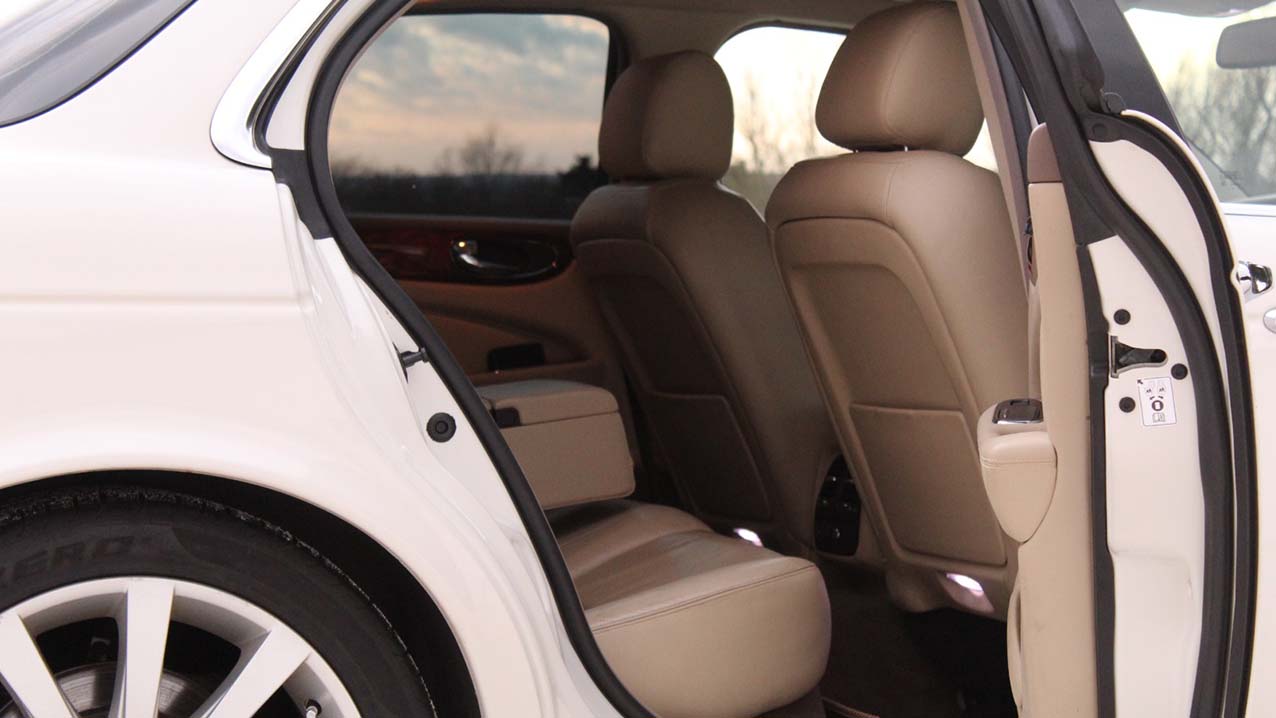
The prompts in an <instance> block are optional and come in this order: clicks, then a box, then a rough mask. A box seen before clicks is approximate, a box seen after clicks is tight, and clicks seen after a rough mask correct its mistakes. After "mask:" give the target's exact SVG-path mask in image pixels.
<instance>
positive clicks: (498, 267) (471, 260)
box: [452, 239, 521, 277]
mask: <svg viewBox="0 0 1276 718" xmlns="http://www.w3.org/2000/svg"><path fill="white" fill-rule="evenodd" d="M478 247H479V243H478V242H477V241H475V240H471V239H458V240H455V241H454V242H452V258H453V259H454V260H456V262H457V263H459V264H460V265H461V266H463V267H466V268H468V269H470V270H472V271H474V272H476V273H479V274H484V275H487V276H491V277H509V276H512V275H515V274H518V273H519V272H520V271H521V268H519V267H517V266H515V265H513V264H506V263H504V262H493V261H491V260H490V259H482V258H480V257H479V256H478Z"/></svg>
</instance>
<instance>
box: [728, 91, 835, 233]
mask: <svg viewBox="0 0 1276 718" xmlns="http://www.w3.org/2000/svg"><path fill="white" fill-rule="evenodd" d="M793 86H794V87H795V88H797V93H796V94H797V101H792V100H791V99H785V100H784V101H780V100H778V99H777V98H775V97H771V98H768V97H766V93H765V92H764V91H763V88H762V87H761V85H760V83H759V82H758V79H757V78H756V77H755V76H754V75H752V74H749V75H747V76H746V77H745V81H744V88H743V92H742V93H741V100H742V101H741V102H740V106H739V113H738V115H737V117H736V131H737V132H738V133H739V134H740V138H741V139H742V140H743V145H744V147H746V148H748V156H747V158H745V159H743V160H739V161H737V162H735V163H734V164H732V166H731V169H730V171H729V172H728V173H727V176H726V178H725V182H726V184H727V186H729V187H731V188H732V189H734V190H735V191H737V192H739V193H740V194H742V195H744V196H745V197H746V198H747V199H749V201H751V202H752V203H753V204H754V206H756V207H759V208H762V207H765V206H766V203H767V200H768V199H769V198H770V197H771V191H772V190H774V189H775V185H776V183H777V182H779V180H780V177H781V176H783V174H784V173H785V172H786V171H787V170H788V169H789V168H790V167H792V166H793V165H794V163H796V162H798V161H799V160H804V159H807V158H810V157H815V156H816V155H818V154H819V151H820V148H819V139H820V135H819V131H818V130H817V129H816V127H815V104H816V100H817V99H818V97H819V90H820V78H819V77H817V76H816V74H815V73H813V72H810V71H805V70H804V71H802V72H799V73H797V74H796V75H795V76H794V84H793ZM768 100H769V102H768ZM781 108H787V109H788V112H786V113H781V112H780V110H781Z"/></svg>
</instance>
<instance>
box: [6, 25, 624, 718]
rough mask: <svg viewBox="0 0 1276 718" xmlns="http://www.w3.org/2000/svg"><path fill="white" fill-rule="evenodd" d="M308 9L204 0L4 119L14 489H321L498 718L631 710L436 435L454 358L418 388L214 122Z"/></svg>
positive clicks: (370, 313) (355, 290)
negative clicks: (117, 56)
mask: <svg viewBox="0 0 1276 718" xmlns="http://www.w3.org/2000/svg"><path fill="white" fill-rule="evenodd" d="M290 4H291V3H289V2H287V1H286V0H223V1H221V2H215V3H214V2H196V3H194V4H193V5H192V6H191V7H190V8H189V9H188V10H187V11H185V12H184V13H183V14H182V15H180V16H179V17H178V18H177V19H176V20H175V21H174V22H173V23H172V24H171V25H170V26H169V27H168V28H167V29H165V30H164V31H163V32H162V33H160V34H159V35H157V36H156V37H155V38H154V39H153V40H151V41H150V42H148V43H147V44H146V45H144V46H143V47H142V48H141V49H140V50H139V51H138V52H136V53H135V54H134V55H133V56H132V57H131V58H130V59H129V60H128V61H127V62H125V63H124V64H122V65H121V66H120V67H118V68H117V69H116V70H114V71H113V72H111V73H110V74H108V75H106V76H105V77H104V78H102V79H101V80H100V81H98V82H97V83H96V84H94V85H93V86H91V87H90V88H88V89H87V90H85V91H84V92H83V93H81V94H80V95H78V96H77V97H75V98H73V99H72V100H70V101H68V102H66V103H64V104H62V105H61V106H59V107H57V108H55V109H53V110H51V111H50V112H48V113H46V114H44V115H42V116H41V117H39V118H38V120H37V121H28V122H24V123H20V124H18V125H14V126H11V127H7V128H4V129H3V131H0V156H3V157H5V159H6V161H5V162H4V163H3V164H0V197H3V198H4V199H3V202H4V205H5V208H4V223H5V224H4V232H5V235H6V241H5V245H4V247H5V256H4V260H5V261H3V262H0V334H2V335H3V342H4V346H5V347H23V348H24V350H23V351H20V352H19V351H4V352H2V353H0V397H2V400H3V402H4V405H5V411H4V412H3V415H2V416H0V487H8V486H14V485H18V484H22V483H25V482H32V481H38V480H40V479H43V478H47V477H51V476H58V475H63V474H69V473H74V472H84V471H93V470H102V469H117V468H118V469H128V468H156V469H171V470H177V471H187V472H197V473H205V474H209V475H212V476H218V477H226V478H232V479H236V480H239V481H243V482H247V483H252V484H255V485H258V486H263V487H267V488H270V489H273V490H275V491H278V492H281V493H284V494H287V495H290V496H294V497H297V498H300V499H302V500H304V501H307V502H309V503H311V504H314V505H316V506H319V507H322V508H324V509H325V510H327V511H329V512H330V513H333V514H335V515H337V516H339V517H340V518H342V519H343V520H345V521H347V522H348V523H350V524H351V525H353V526H354V527H356V528H358V529H359V530H361V531H363V532H364V533H366V534H367V535H369V536H370V537H372V538H373V539H374V540H375V541H376V542H377V543H379V544H380V545H381V546H383V547H385V549H386V550H387V551H388V552H389V553H390V554H392V555H393V556H395V557H396V558H397V559H398V560H399V561H401V562H402V564H403V565H404V566H405V567H406V568H407V569H408V570H409V571H410V572H411V573H412V574H413V575H414V576H415V577H416V578H417V579H418V580H420V582H421V583H422V585H423V586H425V587H426V588H427V589H428V591H429V592H430V595H431V596H432V598H433V599H434V600H435V602H436V603H437V604H438V606H439V608H440V610H441V611H442V612H443V614H444V616H445V617H446V618H447V621H448V623H449V625H450V626H451V628H452V630H453V631H454V632H455V634H456V636H457V641H458V643H459V644H460V645H461V646H462V649H463V652H464V656H465V660H466V662H467V665H468V667H469V669H470V672H471V675H472V676H473V678H474V681H475V684H476V689H477V692H478V697H479V701H480V706H481V709H482V710H483V713H484V714H485V715H491V716H581V717H583V716H607V715H615V712H614V710H613V709H612V708H611V707H610V705H609V704H608V703H607V702H606V701H605V700H604V699H603V697H602V696H601V695H600V694H599V693H598V691H597V689H596V688H595V687H594V686H593V684H592V682H590V681H589V680H588V678H587V677H585V674H584V671H583V669H582V668H581V667H580V665H579V663H578V659H577V658H576V657H575V653H574V652H573V651H572V649H571V647H570V645H569V643H568V639H567V637H566V634H565V632H564V630H563V628H562V626H561V623H560V619H559V617H558V613H557V609H556V607H555V606H554V604H553V601H552V600H551V598H550V594H549V589H548V584H547V582H546V579H545V576H544V573H543V570H542V568H541V566H540V564H539V562H538V561H537V558H536V556H535V554H534V553H533V551H532V548H531V546H530V543H529V539H528V537H527V535H526V532H525V530H524V528H523V525H522V523H521V522H520V520H519V518H518V516H517V514H516V512H515V510H514V507H513V505H512V503H511V501H510V499H509V497H508V494H507V493H506V491H505V489H504V487H503V485H502V484H501V482H500V481H499V479H498V478H497V477H496V474H495V471H494V469H493V467H492V465H491V462H490V460H489V459H488V457H487V455H486V454H485V452H483V450H482V449H481V447H480V446H479V444H478V442H477V440H476V439H475V438H474V436H473V432H472V430H470V429H469V427H468V426H466V425H465V423H464V420H463V418H462V419H461V421H460V427H459V429H458V432H457V436H456V437H455V438H454V439H453V440H452V441H451V442H449V443H448V444H446V445H436V444H433V443H432V442H428V441H427V440H425V439H424V438H423V437H422V435H421V433H420V429H419V426H420V424H419V422H418V420H417V413H414V412H417V411H419V410H420V406H421V403H422V402H423V403H425V404H429V405H430V407H429V409H430V410H431V411H448V412H450V413H452V415H453V416H456V417H458V418H461V417H462V414H461V412H460V410H459V407H457V406H456V404H455V402H454V401H453V400H452V399H451V397H450V395H449V394H448V392H447V390H446V388H445V387H444V386H443V385H442V382H441V381H440V380H439V378H438V376H437V375H436V374H435V373H434V370H433V368H432V367H430V366H429V365H428V364H422V365H417V366H416V367H414V368H413V377H412V384H413V385H417V386H422V387H424V389H422V390H421V391H422V393H421V394H420V395H418V396H417V397H415V401H416V402H418V403H417V404H415V405H414V401H413V399H411V398H410V397H409V396H408V394H407V392H406V391H405V386H404V384H403V380H402V377H403V374H402V372H401V371H400V370H399V366H398V362H397V359H396V356H395V354H394V347H393V346H391V345H390V344H389V343H388V342H387V337H389V336H392V334H393V329H394V328H393V327H391V328H387V327H386V326H385V325H384V323H383V319H382V315H381V314H380V310H381V307H380V306H379V303H378V302H376V301H375V300H374V299H373V298H372V297H371V295H370V293H368V292H366V291H365V290H364V288H363V287H362V286H361V285H360V282H359V281H358V280H357V279H356V278H355V277H354V276H353V274H352V273H351V271H350V268H349V267H348V265H347V264H346V263H345V262H344V260H343V259H342V258H341V256H340V253H339V252H338V251H337V249H336V247H335V246H333V242H332V240H330V239H329V240H321V241H318V242H316V241H313V240H312V239H311V238H310V237H309V235H308V233H307V232H306V231H305V229H304V228H303V227H300V226H299V225H298V223H297V222H296V218H295V210H294V208H293V207H292V201H291V198H290V196H289V194H288V193H287V191H286V190H285V189H282V188H279V187H278V186H277V185H276V184H275V179H274V177H273V176H272V175H271V174H270V172H268V171H265V170H261V169H253V168H249V167H246V166H243V165H239V164H236V163H234V162H232V161H230V160H228V159H227V158H225V157H224V156H222V155H221V154H219V153H218V152H217V150H216V149H215V148H214V147H213V145H212V143H211V142H210V140H209V122H210V118H211V117H212V115H213V113H214V110H215V108H216V106H217V104H218V102H219V100H220V99H221V97H222V95H223V93H224V92H225V90H226V88H227V87H228V85H229V84H230V82H231V80H232V79H233V78H234V77H235V75H236V73H237V72H238V71H239V68H240V67H241V66H242V65H243V63H244V62H245V61H246V60H247V58H248V56H249V55H250V54H251V53H252V51H253V50H254V48H255V47H256V44H257V43H258V42H260V41H261V39H262V38H263V37H264V36H265V35H266V33H267V32H268V31H269V30H270V29H271V27H272V26H273V25H274V24H275V23H276V22H277V21H278V20H279V19H280V18H281V17H282V16H283V14H284V12H285V11H286V10H287V9H288V7H289V6H290ZM210 38H217V42H216V45H215V47H216V48H217V51H216V52H211V51H209V50H208V48H209V47H210V44H209V43H210ZM184 58H188V59H189V62H183V61H181V60H182V59H184Z"/></svg>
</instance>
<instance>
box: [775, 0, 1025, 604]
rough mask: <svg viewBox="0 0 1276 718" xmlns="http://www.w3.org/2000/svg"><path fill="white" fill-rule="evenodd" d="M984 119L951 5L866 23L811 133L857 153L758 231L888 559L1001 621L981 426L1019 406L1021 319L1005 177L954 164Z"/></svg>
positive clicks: (782, 205)
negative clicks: (969, 591)
mask: <svg viewBox="0 0 1276 718" xmlns="http://www.w3.org/2000/svg"><path fill="white" fill-rule="evenodd" d="M982 120H983V113H982V110H981V108H980V104H979V96H978V92H977V89H976V85H975V77H974V75H973V72H972V70H971V65H970V60H969V56H968V55H967V50H966V44H965V41H964V38H963V35H962V28H961V21H960V18H959V16H958V13H957V7H956V6H955V5H952V4H950V3H928V2H921V3H910V4H908V5H904V6H901V7H897V8H892V9H890V10H886V11H883V12H881V13H878V14H876V15H873V16H871V17H869V18H868V19H866V20H864V21H862V22H861V23H860V24H858V25H856V26H855V27H854V28H853V29H852V30H851V31H850V32H849V33H848V34H847V37H846V40H845V42H844V43H843V45H842V47H841V49H840V50H839V51H838V53H837V55H836V56H835V58H834V60H833V62H832V64H831V65H830V67H829V71H828V76H827V78H826V79H825V81H824V86H823V88H822V90H821V92H820V98H819V102H818V104H817V106H816V122H817V125H818V127H819V130H820V133H821V134H823V135H824V137H826V138H827V139H829V140H830V141H832V142H833V143H835V144H837V145H839V146H841V147H843V148H846V149H847V150H850V151H851V152H850V153H849V154H843V155H839V156H836V157H831V158H826V159H816V160H810V161H806V162H802V163H799V164H798V165H797V166H795V167H794V168H793V169H792V170H791V171H790V172H789V173H788V174H787V175H785V177H784V178H783V180H782V181H781V182H780V184H779V186H778V187H777V188H776V190H775V194H774V195H772V198H771V202H770V204H769V205H768V207H767V222H768V224H769V225H770V227H771V230H772V241H773V244H774V248H775V255H776V261H777V262H778V263H779V266H780V272H781V274H782V275H783V277H784V282H785V286H786V287H787V289H788V292H789V297H790V299H791V301H792V303H793V307H794V309H795V311H796V313H797V315H798V318H799V323H800V325H801V327H802V333H803V336H804V339H805V341H806V342H807V348H808V350H809V354H810V356H811V359H812V361H813V362H814V364H815V369H816V374H817V376H818V377H819V380H820V383H821V385H822V388H823V391H824V398H825V401H826V403H827V405H828V409H829V412H830V414H831V415H832V418H833V421H834V423H835V424H836V426H837V429H838V433H839V435H840V439H841V441H842V445H843V447H844V448H845V450H846V451H847V455H848V456H850V457H851V458H852V461H853V466H854V467H855V468H856V469H857V472H856V473H857V474H858V477H859V479H860V483H861V485H862V486H863V488H864V490H865V494H866V495H867V499H868V502H869V507H870V509H873V513H874V514H875V515H876V516H877V518H878V519H879V524H880V525H879V526H878V528H879V529H882V532H883V533H884V534H885V535H884V536H882V537H880V538H882V539H883V541H884V544H885V546H884V549H885V550H886V552H887V553H888V554H890V556H889V557H890V558H892V559H894V560H895V563H896V564H897V565H898V564H899V563H903V564H908V565H910V566H912V567H914V568H917V567H924V568H925V570H924V571H922V570H916V571H913V574H912V575H914V576H929V578H927V579H926V580H928V581H930V586H929V588H930V590H931V592H932V593H934V591H935V590H936V589H937V588H938V587H939V586H938V584H939V580H940V579H939V575H938V574H939V573H941V572H943V571H945V570H947V571H956V572H959V573H963V574H973V575H975V576H977V577H979V578H980V580H981V581H983V582H984V584H985V588H986V589H989V594H990V595H991V596H992V597H993V600H994V601H995V602H997V603H999V604H1000V605H1001V606H1002V607H1004V600H1005V598H1006V597H1005V594H1004V592H1003V591H1002V589H1004V588H1005V587H1006V585H1007V584H1008V578H1009V577H1008V576H1006V575H1005V574H1006V573H1008V572H1009V569H1008V568H1005V565H1006V562H1007V544H1006V543H1005V537H1004V536H1003V534H1002V532H1001V530H1000V529H999V527H998V525H997V522H996V519H995V517H994V516H993V513H992V510H991V507H990V506H989V504H988V499H987V497H986V496H985V493H984V489H983V485H982V481H981V475H980V471H979V465H978V454H977V452H976V449H975V428H976V426H977V425H978V419H979V416H980V414H981V412H982V410H983V409H985V408H986V407H988V406H991V405H993V404H995V403H997V402H999V401H1001V400H1003V399H1010V398H1016V397H1020V396H1025V395H1026V392H1027V373H1028V359H1027V347H1028V340H1027V329H1026V327H1027V325H1028V321H1027V305H1026V299H1025V296H1024V289H1023V282H1022V280H1021V278H1020V277H1021V271H1020V267H1019V263H1018V259H1017V255H1016V252H1017V248H1016V243H1015V235H1014V232H1013V230H1012V228H1011V225H1010V220H1009V218H1008V213H1007V211H1006V206H1005V201H1004V199H1003V195H1002V192H1001V187H1000V185H999V183H998V179H997V177H996V175H995V174H993V173H992V172H989V171H987V170H985V169H982V168H980V167H977V166H975V165H973V164H971V163H970V162H967V161H966V160H965V159H963V158H962V155H963V154H965V153H966V152H967V151H969V149H970V147H971V145H972V144H973V143H974V141H975V139H976V136H977V135H978V134H979V131H980V126H981V124H982ZM990 581H991V582H992V583H993V584H994V585H993V586H989V585H988V583H989V582H990Z"/></svg>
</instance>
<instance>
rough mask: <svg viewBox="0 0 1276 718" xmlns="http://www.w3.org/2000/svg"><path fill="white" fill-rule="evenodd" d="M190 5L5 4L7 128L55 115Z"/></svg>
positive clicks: (1, 94) (0, 80)
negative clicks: (53, 110)
mask: <svg viewBox="0 0 1276 718" xmlns="http://www.w3.org/2000/svg"><path fill="white" fill-rule="evenodd" d="M190 3H191V0H3V2H0V126H3V125H8V124H13V123H15V122H20V121H22V120H25V119H27V118H29V117H32V116H35V115H38V114H40V113H41V112H44V111H46V110H49V109H51V108H53V107H55V106H57V105H58V104H60V103H61V102H62V101H64V100H66V99H68V98H70V97H71V96H72V95H75V94H76V93H78V92H79V91H80V90H82V89H84V88H85V87H88V86H89V85H91V84H92V83H93V82H94V81H96V80H97V79H98V78H100V77H101V76H102V75H104V74H106V73H107V72H108V71H110V69H111V68H113V67H114V66H115V65H117V64H118V63H119V62H120V61H121V60H123V59H124V58H125V57H127V56H128V55H129V54H130V53H131V52H133V50H135V49H137V47H138V46H140V45H141V44H142V43H144V42H145V41H146V40H147V39H148V38H150V36H151V35H153V34H154V33H155V32H156V31H157V30H159V29H160V28H161V27H163V26H164V25H165V24H166V23H167V22H168V21H169V20H171V19H172V18H173V17H174V16H175V15H177V13H179V12H181V11H182V10H183V9H184V8H185V7H186V6H187V5H189V4H190Z"/></svg>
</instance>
